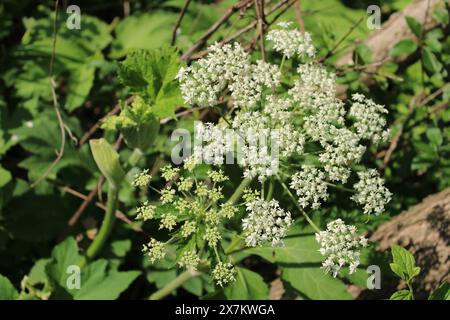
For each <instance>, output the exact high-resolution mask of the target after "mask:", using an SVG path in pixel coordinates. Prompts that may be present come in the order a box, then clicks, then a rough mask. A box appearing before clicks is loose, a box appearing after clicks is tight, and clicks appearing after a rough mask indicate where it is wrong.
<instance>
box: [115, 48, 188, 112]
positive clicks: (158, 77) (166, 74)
mask: <svg viewBox="0 0 450 320" xmlns="http://www.w3.org/2000/svg"><path fill="white" fill-rule="evenodd" d="M180 66H181V65H180V64H179V63H178V53H177V50H176V49H175V48H173V47H163V48H160V49H154V50H137V51H134V52H132V53H130V54H129V55H128V56H127V58H126V59H125V61H124V62H122V63H121V64H120V66H119V79H120V81H121V82H122V84H123V85H125V86H127V87H128V89H129V90H130V92H131V93H133V94H137V95H140V96H142V97H143V98H144V100H145V101H146V102H147V103H148V104H150V105H151V106H152V111H153V113H154V114H155V115H156V116H157V117H160V118H161V117H166V116H167V117H170V116H173V115H174V113H175V107H176V106H177V105H180V104H181V103H182V99H181V94H180V89H179V86H178V83H177V81H176V79H175V75H176V74H177V72H178V70H179V68H180Z"/></svg>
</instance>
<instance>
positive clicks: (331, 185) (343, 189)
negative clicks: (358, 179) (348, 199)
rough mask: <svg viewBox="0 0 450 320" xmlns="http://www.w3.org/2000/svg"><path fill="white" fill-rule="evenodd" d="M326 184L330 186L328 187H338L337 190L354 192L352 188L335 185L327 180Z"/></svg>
mask: <svg viewBox="0 0 450 320" xmlns="http://www.w3.org/2000/svg"><path fill="white" fill-rule="evenodd" d="M327 185H328V186H330V187H333V188H335V189H338V190H342V191H346V192H350V193H355V190H353V189H350V188H346V187H344V186H338V185H336V184H334V183H329V182H327Z"/></svg>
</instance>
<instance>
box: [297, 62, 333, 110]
mask: <svg viewBox="0 0 450 320" xmlns="http://www.w3.org/2000/svg"><path fill="white" fill-rule="evenodd" d="M297 72H298V74H299V76H300V79H298V80H296V81H295V83H294V86H293V87H292V89H290V90H289V94H290V95H291V96H292V98H293V99H294V100H295V101H297V102H298V103H300V106H301V107H302V108H306V109H312V108H318V107H320V106H326V105H327V104H329V103H330V100H331V98H334V96H335V94H336V84H335V75H334V74H331V73H329V72H328V71H327V70H326V69H325V68H324V67H323V66H322V65H320V64H315V63H312V62H309V63H305V64H301V65H300V66H299V67H298V69H297Z"/></svg>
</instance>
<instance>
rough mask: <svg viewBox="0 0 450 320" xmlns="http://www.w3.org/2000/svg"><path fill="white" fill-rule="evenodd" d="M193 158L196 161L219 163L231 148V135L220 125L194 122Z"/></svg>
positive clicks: (222, 161) (221, 162)
mask: <svg viewBox="0 0 450 320" xmlns="http://www.w3.org/2000/svg"><path fill="white" fill-rule="evenodd" d="M194 135H195V145H194V154H193V155H194V159H195V162H196V163H202V162H204V163H207V164H214V165H221V164H223V163H224V156H225V155H226V154H227V153H228V152H231V151H232V149H233V136H232V135H229V134H228V132H227V131H226V130H225V129H224V128H222V127H221V126H216V125H214V124H212V123H202V122H195V129H194Z"/></svg>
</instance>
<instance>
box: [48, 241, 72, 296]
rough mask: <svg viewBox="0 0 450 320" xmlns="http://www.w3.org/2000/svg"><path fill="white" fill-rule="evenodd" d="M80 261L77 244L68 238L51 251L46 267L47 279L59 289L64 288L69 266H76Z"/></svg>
mask: <svg viewBox="0 0 450 320" xmlns="http://www.w3.org/2000/svg"><path fill="white" fill-rule="evenodd" d="M80 260H81V255H80V254H79V253H78V246H77V242H76V241H75V239H74V238H72V237H69V238H67V239H66V240H64V241H63V242H61V243H60V244H58V245H57V246H56V247H54V248H53V250H52V255H51V261H50V262H48V264H47V265H46V268H45V270H46V273H47V275H48V276H49V278H50V279H51V280H52V281H53V282H55V283H56V284H58V285H59V286H60V287H61V288H66V286H67V278H68V277H69V275H70V274H68V273H67V271H68V267H69V266H77V265H78V263H79V262H80Z"/></svg>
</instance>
